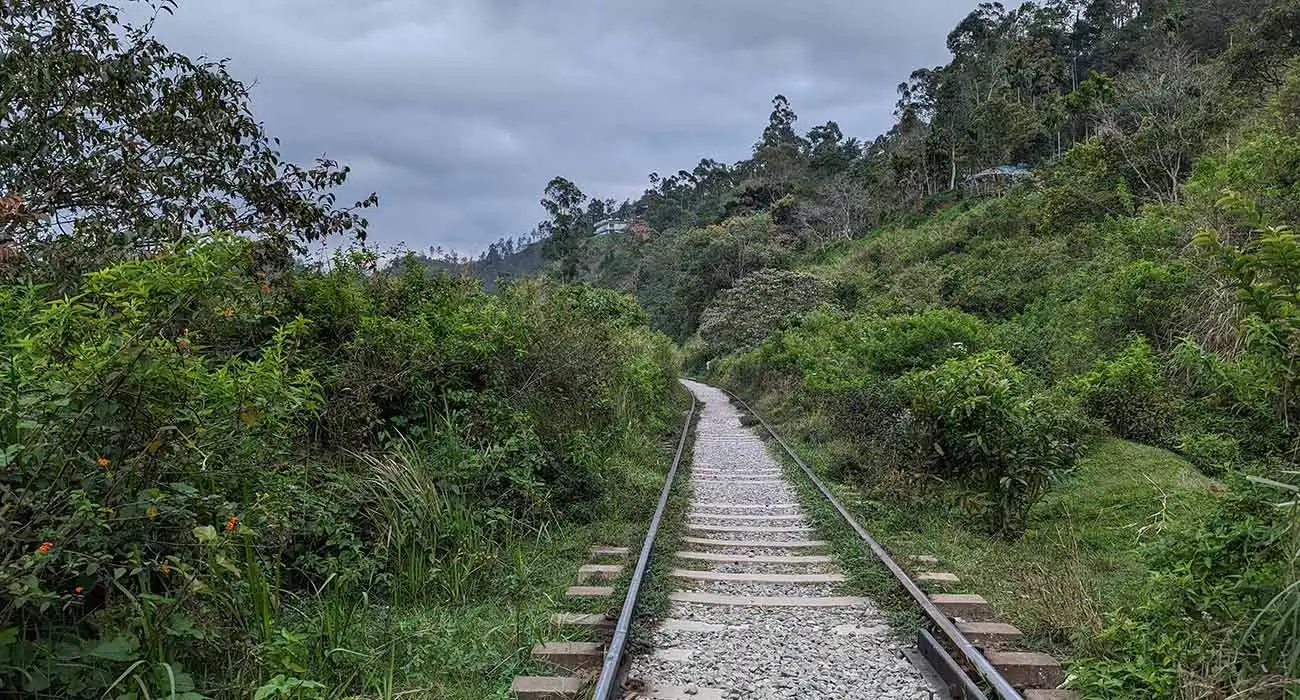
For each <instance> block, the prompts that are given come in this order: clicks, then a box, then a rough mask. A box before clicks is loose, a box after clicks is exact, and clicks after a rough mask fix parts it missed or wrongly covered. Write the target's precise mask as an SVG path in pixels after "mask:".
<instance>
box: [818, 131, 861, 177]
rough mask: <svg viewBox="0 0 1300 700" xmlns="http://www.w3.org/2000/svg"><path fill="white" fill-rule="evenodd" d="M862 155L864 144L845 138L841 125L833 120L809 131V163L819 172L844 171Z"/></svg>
mask: <svg viewBox="0 0 1300 700" xmlns="http://www.w3.org/2000/svg"><path fill="white" fill-rule="evenodd" d="M861 155H862V144H860V143H859V142H858V140H857V139H855V138H848V139H846V138H844V132H842V131H840V125H839V124H837V123H835V122H833V121H831V122H826V123H825V124H823V125H821V126H815V127H813V128H812V129H811V130H810V131H809V132H808V165H809V166H811V167H812V169H813V170H814V171H816V172H819V173H827V174H833V173H840V172H844V171H845V170H847V169H848V168H849V166H850V165H852V164H853V161H855V160H857V159H858V158H859V157H860V156H861Z"/></svg>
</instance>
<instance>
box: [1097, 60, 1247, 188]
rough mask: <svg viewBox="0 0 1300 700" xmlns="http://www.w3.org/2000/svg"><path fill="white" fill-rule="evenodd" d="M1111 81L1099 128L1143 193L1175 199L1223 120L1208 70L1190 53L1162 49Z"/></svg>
mask: <svg viewBox="0 0 1300 700" xmlns="http://www.w3.org/2000/svg"><path fill="white" fill-rule="evenodd" d="M1114 86H1115V92H1114V95H1115V97H1114V99H1113V101H1111V102H1110V103H1109V104H1106V105H1103V106H1102V108H1101V109H1100V110H1099V112H1098V125H1097V131H1098V133H1099V134H1100V135H1101V136H1102V137H1103V138H1104V139H1105V142H1106V144H1107V145H1108V146H1110V147H1111V148H1112V149H1113V150H1114V151H1115V152H1116V153H1118V156H1119V159H1120V160H1121V161H1122V162H1123V163H1124V164H1125V165H1126V166H1127V174H1128V175H1130V176H1132V177H1133V178H1134V179H1135V180H1136V181H1137V182H1138V183H1140V184H1141V185H1142V188H1143V190H1144V191H1145V194H1146V195H1147V196H1149V197H1152V198H1154V199H1156V200H1157V201H1160V202H1177V201H1178V200H1179V193H1180V189H1181V187H1182V182H1183V179H1184V177H1185V176H1186V175H1187V173H1188V172H1190V170H1191V167H1192V161H1193V159H1194V158H1195V156H1196V154H1197V153H1199V152H1200V151H1201V147H1202V145H1203V144H1204V143H1205V139H1206V138H1207V136H1208V135H1209V134H1213V133H1217V131H1218V129H1219V128H1220V127H1221V126H1222V125H1223V120H1224V119H1225V115H1224V114H1223V112H1222V111H1221V110H1220V109H1219V107H1218V105H1217V103H1216V100H1215V99H1214V96H1213V87H1214V86H1213V84H1212V82H1211V81H1210V77H1209V74H1208V72H1207V71H1206V69H1204V68H1203V67H1201V66H1198V65H1197V64H1196V63H1195V59H1194V58H1193V57H1192V56H1191V55H1190V54H1188V53H1186V52H1183V51H1166V52H1163V53H1161V54H1158V55H1157V56H1155V57H1153V59H1152V60H1151V61H1150V62H1149V63H1148V64H1147V65H1146V66H1145V67H1144V69H1143V70H1140V71H1137V72H1135V73H1130V74H1128V75H1125V76H1124V77H1123V78H1122V79H1119V80H1116V81H1115V83H1114Z"/></svg>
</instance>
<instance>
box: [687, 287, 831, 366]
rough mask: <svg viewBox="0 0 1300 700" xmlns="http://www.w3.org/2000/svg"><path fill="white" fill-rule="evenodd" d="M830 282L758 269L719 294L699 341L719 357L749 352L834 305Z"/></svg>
mask: <svg viewBox="0 0 1300 700" xmlns="http://www.w3.org/2000/svg"><path fill="white" fill-rule="evenodd" d="M831 299H832V296H831V285H830V283H829V282H826V281H825V280H823V279H821V278H820V277H817V276H816V275H810V274H808V273H806V272H788V271H785V270H759V271H758V272H754V273H751V274H748V275H746V276H744V277H742V278H741V280H740V282H738V283H737V284H736V286H735V287H732V288H731V289H728V290H726V291H724V292H722V293H720V294H718V296H717V297H716V298H715V299H714V300H713V303H712V304H711V305H709V308H707V309H705V310H704V314H703V315H702V316H700V330H699V333H700V338H701V339H702V340H703V341H704V343H705V344H706V346H707V347H708V349H709V350H710V351H711V352H712V353H713V354H714V355H715V356H716V355H724V354H727V353H732V352H736V351H741V350H746V349H748V348H751V347H753V346H755V345H758V344H759V343H760V342H762V341H763V339H764V338H766V337H767V336H769V335H771V334H772V333H775V332H778V331H781V330H784V329H785V328H787V327H789V326H791V325H794V324H795V323H797V322H798V321H799V319H800V318H801V317H802V316H803V315H804V314H806V313H808V312H809V311H812V310H813V309H815V308H817V307H818V306H821V305H822V304H824V303H827V302H829V301H831Z"/></svg>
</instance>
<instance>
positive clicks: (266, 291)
mask: <svg viewBox="0 0 1300 700" xmlns="http://www.w3.org/2000/svg"><path fill="white" fill-rule="evenodd" d="M262 293H263V294H270V293H271V285H269V284H264V285H262Z"/></svg>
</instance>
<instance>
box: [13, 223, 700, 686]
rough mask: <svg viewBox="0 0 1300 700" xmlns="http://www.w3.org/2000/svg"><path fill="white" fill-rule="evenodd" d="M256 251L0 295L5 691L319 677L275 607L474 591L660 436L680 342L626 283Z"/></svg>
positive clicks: (601, 498) (321, 661)
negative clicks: (533, 535) (569, 282)
mask: <svg viewBox="0 0 1300 700" xmlns="http://www.w3.org/2000/svg"><path fill="white" fill-rule="evenodd" d="M259 250H260V247H259V245H258V244H254V243H252V242H250V241H249V240H247V239H246V238H242V237H238V236H231V235H218V236H213V237H210V238H204V239H181V240H179V241H176V242H174V243H172V244H169V245H168V246H167V247H166V248H164V250H163V251H161V252H160V253H159V254H157V255H155V256H152V257H150V258H148V259H133V260H127V261H122V262H118V263H115V264H113V265H110V266H108V267H105V268H103V269H101V270H96V271H93V272H90V273H88V274H86V275H85V276H84V277H83V278H82V279H81V281H80V283H79V285H78V286H77V288H76V289H75V293H74V295H73V296H70V297H49V296H47V295H46V289H45V288H44V287H42V286H39V285H26V286H22V285H7V286H5V287H3V288H0V333H2V334H3V335H2V336H0V342H3V344H4V346H5V347H6V349H7V351H6V354H5V356H4V364H3V365H0V405H3V406H4V411H3V413H0V460H2V464H0V466H2V467H3V471H4V472H5V473H6V474H8V475H9V476H10V478H9V479H7V480H6V481H5V483H4V484H2V485H0V513H3V520H0V534H2V535H3V539H4V541H5V542H6V544H7V549H6V551H7V553H8V554H7V556H6V557H5V559H4V560H3V561H2V562H0V563H2V566H0V587H3V589H4V590H6V591H7V595H6V597H5V598H4V601H3V606H2V607H0V630H5V632H4V634H2V635H0V659H2V660H3V661H0V679H2V680H0V683H3V684H4V685H5V687H11V688H23V689H25V691H26V692H32V693H42V694H45V695H49V696H81V695H84V694H86V693H87V692H90V691H91V690H92V689H93V690H94V691H95V692H99V691H101V690H102V689H104V688H109V687H111V686H113V685H114V683H115V682H117V683H125V684H127V685H129V687H131V688H141V689H144V691H146V692H148V693H150V694H158V693H165V692H170V691H171V690H175V692H176V693H177V694H178V695H184V694H186V693H200V694H204V695H209V694H212V693H216V694H218V695H222V696H231V695H238V694H241V693H243V694H247V693H250V692H251V691H253V690H257V689H258V688H260V690H258V692H259V693H263V694H264V695H267V696H268V697H269V696H271V695H274V694H275V693H290V694H292V695H294V696H302V695H303V694H304V693H308V692H309V691H310V692H316V691H317V690H319V687H318V686H317V685H316V684H317V683H318V679H313V678H312V677H311V676H310V675H304V674H306V673H308V671H309V670H311V669H309V663H308V661H310V659H309V658H308V656H309V655H307V654H306V652H305V651H304V644H305V642H304V641H303V640H297V641H294V639H296V638H294V635H296V634H298V633H297V632H294V631H292V630H291V629H290V628H289V627H288V626H287V625H288V624H289V622H290V620H291V619H293V617H294V615H293V614H292V613H291V612H290V611H288V610H286V599H288V598H291V597H293V596H296V595H301V594H302V593H304V592H310V591H313V590H317V589H320V588H322V587H323V586H326V585H332V587H333V588H336V589H338V592H337V595H338V601H341V602H345V601H347V600H348V599H349V597H350V596H351V597H355V596H358V595H359V593H358V591H359V590H361V589H363V588H364V589H365V590H368V591H369V592H370V594H371V595H374V596H380V597H384V598H387V599H389V600H391V601H393V602H395V603H397V604H399V605H400V604H410V603H415V602H422V601H429V600H442V601H463V600H466V599H467V598H468V597H469V596H471V595H473V592H474V591H475V589H476V586H475V583H474V581H475V580H476V579H477V577H480V576H482V575H483V573H484V571H485V570H486V569H487V568H488V567H490V566H493V565H494V564H493V562H494V561H495V557H496V556H497V551H498V549H499V548H500V547H501V546H502V543H508V542H510V541H513V540H517V539H518V538H520V537H522V536H523V535H524V534H526V533H528V532H531V531H533V530H534V529H535V528H537V527H538V526H540V525H541V524H543V523H546V522H552V521H554V520H556V519H558V518H565V517H567V518H569V519H579V520H580V519H586V518H592V517H596V516H597V515H598V514H599V513H601V512H603V506H602V504H604V503H605V501H606V500H607V499H608V495H609V494H610V493H617V492H620V491H621V490H624V489H626V488H627V479H628V478H629V477H628V475H627V473H626V472H625V471H624V470H621V469H616V468H611V466H610V460H611V459H612V458H613V457H614V456H616V455H618V454H620V453H621V452H622V451H623V450H625V449H626V446H627V444H628V440H629V439H630V438H632V437H634V436H639V435H644V434H646V433H647V432H653V431H655V430H657V429H659V427H661V426H662V425H663V424H664V419H665V418H666V415H665V411H666V410H667V407H668V405H669V402H668V401H667V400H666V399H667V397H668V396H669V395H670V392H671V391H672V390H673V388H674V381H673V376H674V371H673V366H674V361H675V358H674V357H673V354H672V352H671V347H670V345H669V344H668V342H667V341H666V339H664V338H663V337H662V336H659V335H657V334H654V333H652V332H650V331H649V330H648V329H646V328H645V326H644V323H645V321H646V316H645V314H644V312H642V311H641V310H640V309H638V308H637V307H636V306H635V304H634V303H632V302H631V301H630V300H629V299H627V298H626V297H621V296H619V295H617V294H615V293H612V292H607V291H601V290H594V289H590V288H584V287H564V286H560V285H557V284H543V283H528V284H516V285H511V286H510V287H509V288H508V289H506V290H504V291H503V293H502V294H501V295H500V296H497V297H492V296H488V295H486V294H484V293H482V292H481V291H479V290H478V289H477V288H476V287H475V286H474V285H472V284H466V283H463V282H460V281H454V280H448V279H446V278H445V277H444V278H431V277H429V276H427V274H426V273H425V271H424V269H423V267H421V266H419V265H418V264H415V263H410V264H407V265H405V266H404V267H402V268H400V270H399V271H394V272H393V273H390V274H385V275H374V274H368V273H366V272H365V270H366V269H367V268H368V267H369V266H370V265H371V262H372V256H370V255H368V254H350V253H340V254H339V255H338V256H337V257H336V259H335V261H334V263H333V265H332V266H331V267H330V269H329V270H328V271H316V270H311V269H304V268H282V267H276V266H274V265H269V264H267V263H266V261H265V259H263V258H259V257H258V251H259ZM342 447H348V448H351V449H352V450H356V451H361V454H360V455H358V456H356V457H354V456H352V455H351V454H349V453H346V452H341V451H340V448H342ZM385 448H386V449H385ZM375 450H383V452H375ZM330 604H336V603H330ZM236 650H242V651H238V652H236ZM232 653H240V654H244V653H247V654H248V655H249V656H248V659H251V660H240V661H239V662H238V663H234V664H232V661H231V658H232V657H231V654H232ZM241 659H242V657H241ZM311 663H313V664H316V665H315V666H312V667H311V668H312V669H315V670H314V671H313V672H316V673H322V672H323V671H322V669H326V668H329V667H331V666H333V665H335V664H337V660H333V661H331V660H330V659H329V658H328V657H321V658H317V659H316V660H315V661H313V662H311ZM341 668H345V667H341ZM322 678H324V676H322ZM328 679H329V680H331V681H332V682H336V683H344V684H346V683H349V682H356V678H353V679H352V680H351V681H349V680H348V678H347V677H346V676H339V677H336V676H328ZM218 689H220V690H218ZM186 697H190V696H186ZM193 697H197V696H193Z"/></svg>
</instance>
